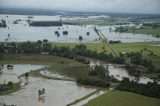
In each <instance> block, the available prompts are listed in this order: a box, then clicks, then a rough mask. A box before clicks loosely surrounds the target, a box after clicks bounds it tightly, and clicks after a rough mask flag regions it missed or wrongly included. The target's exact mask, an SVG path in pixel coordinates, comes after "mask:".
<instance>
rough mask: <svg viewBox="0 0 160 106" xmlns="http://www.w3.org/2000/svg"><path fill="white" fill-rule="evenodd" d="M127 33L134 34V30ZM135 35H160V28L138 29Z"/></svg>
mask: <svg viewBox="0 0 160 106" xmlns="http://www.w3.org/2000/svg"><path fill="white" fill-rule="evenodd" d="M127 33H133V29H129V30H128V32H127ZM135 33H137V34H147V35H156V34H160V28H156V29H153V28H145V29H136V30H135Z"/></svg>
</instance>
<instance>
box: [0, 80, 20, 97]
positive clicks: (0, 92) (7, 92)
mask: <svg viewBox="0 0 160 106" xmlns="http://www.w3.org/2000/svg"><path fill="white" fill-rule="evenodd" d="M20 89H21V86H20V85H19V83H14V84H13V88H11V89H9V90H4V91H0V95H7V94H11V93H13V92H16V91H18V90H20Z"/></svg>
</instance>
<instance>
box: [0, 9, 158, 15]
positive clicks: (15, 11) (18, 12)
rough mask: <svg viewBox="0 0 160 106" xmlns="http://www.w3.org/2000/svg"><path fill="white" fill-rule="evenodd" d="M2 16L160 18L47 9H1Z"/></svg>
mask: <svg viewBox="0 0 160 106" xmlns="http://www.w3.org/2000/svg"><path fill="white" fill-rule="evenodd" d="M0 14H16V15H65V16H99V15H107V16H111V17H160V14H133V13H100V12H81V11H66V10H47V9H22V8H21V9H19V8H0Z"/></svg>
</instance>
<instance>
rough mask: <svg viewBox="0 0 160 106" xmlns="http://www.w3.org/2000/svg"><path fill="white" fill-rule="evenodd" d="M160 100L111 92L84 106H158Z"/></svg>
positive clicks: (133, 94) (127, 93)
mask: <svg viewBox="0 0 160 106" xmlns="http://www.w3.org/2000/svg"><path fill="white" fill-rule="evenodd" d="M159 105H160V99H155V98H150V97H146V96H142V95H138V94H135V93H129V92H122V91H111V92H107V93H105V94H103V95H101V96H99V97H97V98H95V99H93V100H91V101H89V103H87V104H86V105H84V106H159Z"/></svg>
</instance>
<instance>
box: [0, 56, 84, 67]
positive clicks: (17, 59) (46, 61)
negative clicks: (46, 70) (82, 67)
mask: <svg viewBox="0 0 160 106" xmlns="http://www.w3.org/2000/svg"><path fill="white" fill-rule="evenodd" d="M61 61H63V64H72V63H74V64H81V63H79V62H77V61H75V60H73V59H67V58H63V57H58V56H51V55H40V54H14V55H6V56H3V57H1V58H0V64H40V65H41V64H42V65H55V64H60V63H61Z"/></svg>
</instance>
